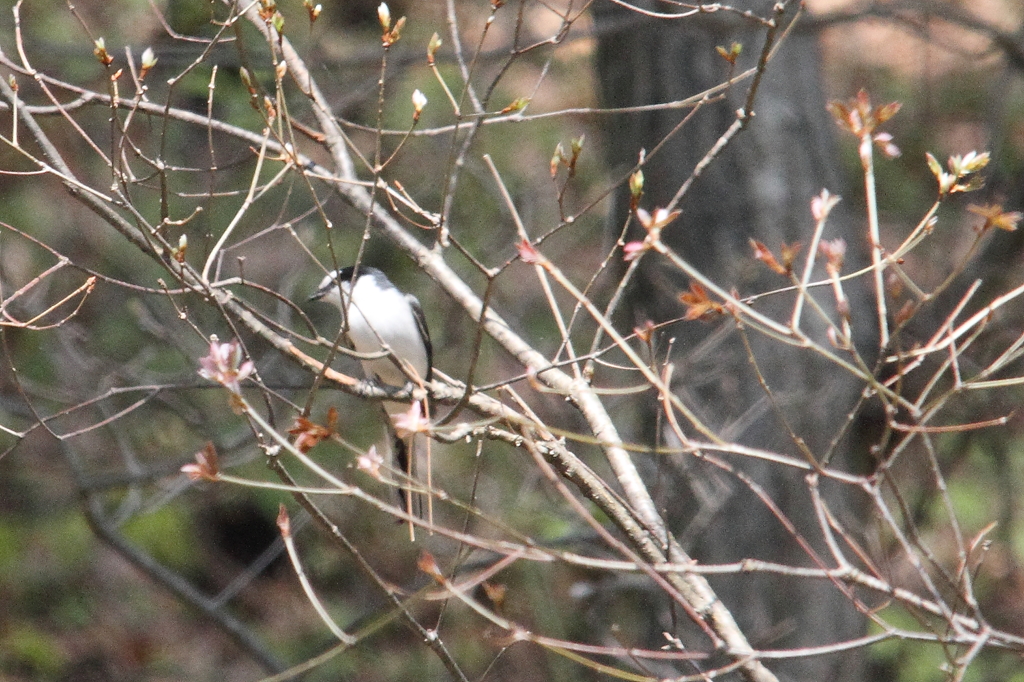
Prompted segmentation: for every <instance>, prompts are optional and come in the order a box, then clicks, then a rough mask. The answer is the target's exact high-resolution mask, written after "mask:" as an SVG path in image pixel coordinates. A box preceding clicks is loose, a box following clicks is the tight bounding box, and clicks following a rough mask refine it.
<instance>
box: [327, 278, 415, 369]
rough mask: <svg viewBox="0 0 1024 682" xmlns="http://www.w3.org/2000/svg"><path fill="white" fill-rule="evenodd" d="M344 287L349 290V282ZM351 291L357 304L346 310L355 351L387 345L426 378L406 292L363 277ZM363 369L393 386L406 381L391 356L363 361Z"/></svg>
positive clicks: (376, 348) (371, 350)
mask: <svg viewBox="0 0 1024 682" xmlns="http://www.w3.org/2000/svg"><path fill="white" fill-rule="evenodd" d="M344 286H345V289H346V291H348V289H349V287H350V286H351V284H350V283H349V282H345V283H344ZM354 294H355V295H354V300H355V301H358V303H359V305H358V306H357V305H355V303H353V304H352V305H349V306H348V307H347V310H348V333H349V337H350V338H351V339H352V344H353V345H354V346H355V348H356V350H357V351H359V352H360V353H378V352H380V351H381V349H382V348H383V345H387V346H388V347H390V349H391V350H392V352H393V353H394V354H395V355H396V356H398V357H399V358H402V359H404V360H406V361H407V362H409V364H410V365H411V366H412V369H414V370H415V371H416V374H417V375H418V376H419V377H420V378H421V379H424V378H426V375H427V354H426V349H425V348H424V347H423V341H422V339H421V338H420V336H419V326H418V324H417V322H416V318H415V315H414V314H413V311H412V306H411V305H410V303H409V300H408V299H407V298H406V295H405V294H403V293H402V292H401V291H399V290H398V289H381V288H380V287H378V286H377V285H376V284H375V283H374V282H373V281H372V279H371V278H369V277H366V276H363V277H360V278H359V279H358V280H356V284H355V292H354ZM345 298H348V296H346V297H345ZM363 370H364V371H365V372H366V374H367V376H370V377H373V376H376V377H377V378H378V379H379V380H380V381H382V382H384V383H386V384H390V385H392V386H404V385H405V383H406V381H408V379H407V378H406V376H405V374H403V373H402V372H401V371H400V370H399V369H398V368H397V367H396V366H395V364H394V362H393V361H392V360H391V359H390V358H380V359H378V360H364V361H363Z"/></svg>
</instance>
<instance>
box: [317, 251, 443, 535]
mask: <svg viewBox="0 0 1024 682" xmlns="http://www.w3.org/2000/svg"><path fill="white" fill-rule="evenodd" d="M310 300H311V301H326V302H327V303H331V304H333V305H334V306H335V307H336V308H338V310H340V311H341V320H342V325H343V328H347V330H348V336H349V339H351V340H352V345H353V346H355V349H356V351H358V352H359V353H364V354H373V353H376V354H378V355H379V354H380V353H382V352H383V351H385V350H388V351H390V354H389V355H386V356H382V357H379V358H374V359H370V360H362V364H363V371H364V372H366V376H367V378H369V379H375V380H377V381H379V382H380V383H382V384H387V385H389V386H405V385H406V383H408V382H409V381H410V377H412V378H413V379H415V380H418V381H417V382H416V383H419V381H423V382H427V381H430V380H431V377H432V375H433V372H434V368H433V360H434V358H433V347H432V346H431V345H430V332H429V331H427V321H426V318H425V317H424V316H423V308H421V307H420V302H419V300H417V298H416V297H415V296H413V295H412V294H407V293H404V292H403V291H401V290H400V289H399V288H398V287H396V286H395V285H394V284H392V283H391V280H389V279H388V278H387V275H385V274H384V273H383V272H381V271H380V270H378V269H377V268H374V267H370V266H368V265H360V266H359V267H358V268H354V267H347V268H342V269H341V270H338V271H336V272H332V273H330V274H329V275H327V276H326V277H324V279H323V281H322V282H320V286H319V287H318V288H317V290H316V293H314V294H313V295H312V296H311V297H310ZM399 365H401V368H400V367H399ZM383 407H384V411H385V412H386V413H387V415H388V416H389V418H391V417H394V416H396V415H399V414H401V413H403V412H406V411H407V410H408V409H409V406H408V405H406V404H403V403H397V402H391V401H384V403H383ZM388 428H389V433H391V434H392V435H393V438H392V449H393V453H394V458H395V463H396V465H397V466H398V467H399V468H400V469H401V470H402V471H405V472H406V473H407V474H408V475H409V476H412V474H413V467H412V464H413V460H414V459H415V457H411V456H410V450H412V442H410V443H406V441H405V440H403V439H402V438H400V437H399V436H398V435H397V434H395V433H394V427H393V425H392V424H391V423H390V419H389V423H388ZM413 438H415V436H414V437H413ZM412 440H413V439H412V438H411V439H410V441H412ZM420 440H422V437H421V439H420ZM421 449H422V448H421ZM427 482H428V486H429V485H430V470H429V467H428V469H427ZM400 497H401V500H402V504H403V505H404V506H405V508H406V510H407V511H408V510H409V509H410V508H411V506H412V493H411V491H409V490H408V489H406V490H405V491H404V493H403V494H402V495H400ZM411 529H412V527H411V526H410V533H411V532H412V530H411Z"/></svg>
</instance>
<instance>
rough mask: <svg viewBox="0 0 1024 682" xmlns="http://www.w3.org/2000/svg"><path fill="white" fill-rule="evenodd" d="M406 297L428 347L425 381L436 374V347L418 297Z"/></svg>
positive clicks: (424, 343) (408, 295)
mask: <svg viewBox="0 0 1024 682" xmlns="http://www.w3.org/2000/svg"><path fill="white" fill-rule="evenodd" d="M405 298H406V300H407V301H409V307H410V308H412V316H413V317H414V318H416V326H417V327H419V329H420V334H421V335H422V336H423V345H424V346H426V347H427V376H425V377H424V380H425V381H431V380H432V378H433V376H434V347H433V345H431V343H430V330H429V329H427V318H426V316H425V315H424V314H423V307H422V306H420V301H419V299H418V298H416V297H415V296H413V295H412V294H406V295H405Z"/></svg>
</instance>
